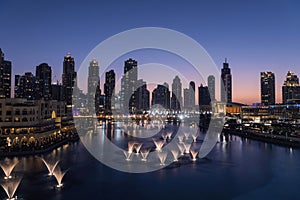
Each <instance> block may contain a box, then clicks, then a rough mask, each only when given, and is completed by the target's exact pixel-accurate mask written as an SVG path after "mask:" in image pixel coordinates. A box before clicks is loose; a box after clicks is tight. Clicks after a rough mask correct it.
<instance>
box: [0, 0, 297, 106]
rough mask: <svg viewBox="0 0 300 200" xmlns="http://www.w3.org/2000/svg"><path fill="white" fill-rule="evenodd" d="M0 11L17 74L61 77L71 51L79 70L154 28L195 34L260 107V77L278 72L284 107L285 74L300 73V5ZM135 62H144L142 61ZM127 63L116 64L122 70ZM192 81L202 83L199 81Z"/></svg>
mask: <svg viewBox="0 0 300 200" xmlns="http://www.w3.org/2000/svg"><path fill="white" fill-rule="evenodd" d="M0 7H1V9H0V19H1V22H0V27H1V28H0V48H2V50H3V52H4V53H5V58H6V59H7V60H11V61H12V62H13V72H14V74H23V73H24V72H26V71H32V72H34V71H35V66H37V65H38V64H40V63H42V62H47V63H48V64H49V65H50V66H52V67H53V79H55V80H56V79H59V80H60V79H61V73H62V61H63V57H64V56H65V55H66V53H67V52H71V54H72V56H73V57H74V58H75V62H76V67H79V66H80V64H81V63H82V61H83V60H84V58H85V57H86V56H87V55H88V53H89V52H90V51H91V50H92V49H93V48H94V47H95V46H96V45H97V44H98V43H100V42H101V41H103V40H105V39H106V38H108V37H110V36H112V35H114V34H117V33H119V32H122V31H125V30H128V29H132V28H138V27H147V26H154V27H164V28H170V29H174V30H176V31H180V32H182V33H184V34H186V35H188V36H190V37H192V38H193V39H195V40H196V41H198V42H199V43H200V44H201V45H202V46H203V47H204V48H205V49H206V50H207V51H208V53H209V54H210V56H211V57H212V58H213V60H214V61H215V63H216V64H217V65H218V67H219V68H220V67H221V66H222V63H223V61H224V58H225V57H227V58H228V62H229V63H230V67H231V68H232V74H233V101H236V102H243V103H249V104H250V103H253V102H259V101H260V95H259V93H260V90H259V87H260V86H259V81H260V79H259V75H260V72H261V71H273V72H275V76H276V85H277V94H276V96H277V102H281V86H282V84H283V80H284V76H285V75H286V73H287V71H288V70H292V71H293V72H295V73H296V74H297V75H300V68H299V65H300V37H299V35H300V33H299V32H300V20H299V19H300V14H299V13H300V12H299V10H300V3H299V2H298V1H296V0H295V1H283V0H282V1H279V0H270V1H264V0H256V1H255V0H254V1H231V0H229V1H222V0H219V1H214V0H207V1H202V0H200V1H173V0H167V1H162V0H157V1H156V0H154V1H142V0H137V1H131V0H127V1H114V0H110V1H102V0H101V1H56V0H54V1H53V0H52V1H38V0H36V1H17V0H12V1H1V3H0ZM167 58H168V57H166V59H167ZM134 59H136V60H138V61H139V62H140V63H143V62H145V61H143V58H141V57H138V56H137V57H134ZM99 62H100V67H101V60H100V61H99ZM122 62H123V61H122ZM122 62H120V65H118V66H115V67H117V68H122V67H123V64H122ZM170 62H172V61H170ZM183 67H184V66H183ZM102 80H103V79H102ZM194 81H195V82H196V84H197V85H200V83H201V82H202V80H200V79H199V80H194ZM101 84H103V81H101ZM184 87H185V86H184Z"/></svg>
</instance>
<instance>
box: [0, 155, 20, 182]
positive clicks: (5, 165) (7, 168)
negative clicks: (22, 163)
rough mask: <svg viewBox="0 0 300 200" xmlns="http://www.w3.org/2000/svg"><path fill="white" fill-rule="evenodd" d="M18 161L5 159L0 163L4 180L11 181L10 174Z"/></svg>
mask: <svg viewBox="0 0 300 200" xmlns="http://www.w3.org/2000/svg"><path fill="white" fill-rule="evenodd" d="M18 162H19V161H18V160H12V161H11V160H10V159H5V160H4V162H2V163H0V167H1V169H2V170H3V172H4V174H5V176H4V179H11V178H12V176H11V173H12V171H13V170H14V168H15V167H16V165H17V164H18Z"/></svg>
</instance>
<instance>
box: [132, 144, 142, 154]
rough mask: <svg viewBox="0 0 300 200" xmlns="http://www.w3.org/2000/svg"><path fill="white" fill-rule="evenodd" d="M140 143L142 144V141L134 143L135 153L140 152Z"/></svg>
mask: <svg viewBox="0 0 300 200" xmlns="http://www.w3.org/2000/svg"><path fill="white" fill-rule="evenodd" d="M142 145H143V143H136V144H135V145H134V149H135V151H136V154H139V153H140V150H141V148H142Z"/></svg>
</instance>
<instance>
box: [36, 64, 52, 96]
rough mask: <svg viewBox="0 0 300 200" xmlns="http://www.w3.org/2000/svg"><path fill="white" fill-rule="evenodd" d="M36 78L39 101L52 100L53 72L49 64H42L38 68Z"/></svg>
mask: <svg viewBox="0 0 300 200" xmlns="http://www.w3.org/2000/svg"><path fill="white" fill-rule="evenodd" d="M35 78H36V81H37V94H36V98H37V99H42V98H43V99H44V100H50V99H52V89H51V82H52V70H51V67H50V66H49V65H48V64H47V63H42V64H40V65H38V66H36V73H35Z"/></svg>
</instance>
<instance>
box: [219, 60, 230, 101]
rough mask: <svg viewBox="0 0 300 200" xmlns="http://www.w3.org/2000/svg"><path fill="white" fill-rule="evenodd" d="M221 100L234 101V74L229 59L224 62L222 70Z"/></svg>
mask: <svg viewBox="0 0 300 200" xmlns="http://www.w3.org/2000/svg"><path fill="white" fill-rule="evenodd" d="M221 101H222V102H226V103H228V104H230V103H232V76H231V70H230V68H229V64H228V63H227V59H225V62H224V63H223V68H222V70H221Z"/></svg>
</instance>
